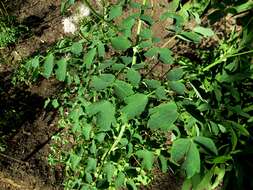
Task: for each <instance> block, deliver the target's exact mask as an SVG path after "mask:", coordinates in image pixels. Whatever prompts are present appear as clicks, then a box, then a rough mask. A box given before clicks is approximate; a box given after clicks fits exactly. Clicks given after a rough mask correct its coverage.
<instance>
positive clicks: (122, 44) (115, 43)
mask: <svg viewBox="0 0 253 190" xmlns="http://www.w3.org/2000/svg"><path fill="white" fill-rule="evenodd" d="M111 43H112V47H113V48H114V49H116V50H122V51H125V50H127V49H128V48H130V47H131V42H130V41H129V40H128V39H127V38H126V37H123V36H118V37H115V38H113V39H112V40H111Z"/></svg>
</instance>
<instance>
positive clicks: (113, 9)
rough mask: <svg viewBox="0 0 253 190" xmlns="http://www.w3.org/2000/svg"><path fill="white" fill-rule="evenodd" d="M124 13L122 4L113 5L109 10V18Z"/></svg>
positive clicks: (111, 18)
mask: <svg viewBox="0 0 253 190" xmlns="http://www.w3.org/2000/svg"><path fill="white" fill-rule="evenodd" d="M121 14H122V6H120V5H113V6H111V9H110V11H109V20H113V19H114V18H116V17H119V16H120V15H121Z"/></svg>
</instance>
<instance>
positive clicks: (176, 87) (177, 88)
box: [168, 81, 185, 95]
mask: <svg viewBox="0 0 253 190" xmlns="http://www.w3.org/2000/svg"><path fill="white" fill-rule="evenodd" d="M168 85H169V87H170V88H171V90H173V91H174V92H176V93H177V94H180V95H183V94H184V92H185V86H184V84H183V83H181V82H179V81H169V83H168Z"/></svg>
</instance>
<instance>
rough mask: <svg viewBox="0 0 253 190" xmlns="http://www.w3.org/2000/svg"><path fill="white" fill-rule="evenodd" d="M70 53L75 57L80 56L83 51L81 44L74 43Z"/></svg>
mask: <svg viewBox="0 0 253 190" xmlns="http://www.w3.org/2000/svg"><path fill="white" fill-rule="evenodd" d="M70 51H71V52H72V53H73V54H75V55H80V54H81V53H82V51H83V44H82V43H81V42H74V43H73V44H72V46H71V47H70Z"/></svg>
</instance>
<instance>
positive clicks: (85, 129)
mask: <svg viewBox="0 0 253 190" xmlns="http://www.w3.org/2000/svg"><path fill="white" fill-rule="evenodd" d="M91 130H92V126H91V125H89V124H85V125H84V126H83V127H82V134H83V136H84V139H85V140H86V141H87V140H89V139H90V133H91Z"/></svg>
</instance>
